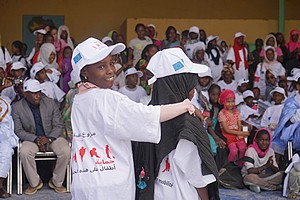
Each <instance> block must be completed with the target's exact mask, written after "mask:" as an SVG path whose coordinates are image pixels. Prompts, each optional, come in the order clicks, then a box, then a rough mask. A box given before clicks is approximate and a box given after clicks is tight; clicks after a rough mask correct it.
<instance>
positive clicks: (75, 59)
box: [73, 53, 82, 64]
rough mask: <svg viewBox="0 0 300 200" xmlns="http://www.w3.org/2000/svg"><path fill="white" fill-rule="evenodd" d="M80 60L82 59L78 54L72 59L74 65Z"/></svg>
mask: <svg viewBox="0 0 300 200" xmlns="http://www.w3.org/2000/svg"><path fill="white" fill-rule="evenodd" d="M81 58H82V57H81V54H80V53H78V54H77V55H76V56H75V57H74V58H73V60H74V62H75V64H77V63H78V62H79V61H80V60H81Z"/></svg>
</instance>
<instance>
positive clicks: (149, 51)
mask: <svg viewBox="0 0 300 200" xmlns="http://www.w3.org/2000/svg"><path fill="white" fill-rule="evenodd" d="M157 51H158V47H157V46H156V45H154V44H148V45H147V46H146V47H145V48H144V50H143V52H142V58H141V59H140V60H139V61H138V62H137V64H136V65H135V68H136V69H137V70H140V71H141V72H142V73H143V76H142V77H141V79H140V81H141V83H140V85H141V86H142V87H143V88H144V89H145V90H146V92H147V95H149V94H150V85H148V80H149V79H150V78H152V76H153V74H152V73H151V72H150V71H149V70H147V69H146V67H147V65H148V62H149V60H150V59H151V57H152V56H153V55H155V54H156V53H157Z"/></svg>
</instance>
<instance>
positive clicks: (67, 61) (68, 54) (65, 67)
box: [61, 46, 73, 93]
mask: <svg viewBox="0 0 300 200" xmlns="http://www.w3.org/2000/svg"><path fill="white" fill-rule="evenodd" d="M72 53H73V50H72V48H71V47H69V46H67V47H65V48H64V50H63V57H64V59H63V60H62V64H61V67H62V72H63V91H64V92H65V93H68V91H69V90H70V87H69V85H68V83H69V81H70V80H71V72H72V70H73V67H72V64H71V58H72Z"/></svg>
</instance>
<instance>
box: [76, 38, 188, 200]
mask: <svg viewBox="0 0 300 200" xmlns="http://www.w3.org/2000/svg"><path fill="white" fill-rule="evenodd" d="M124 49H125V45H124V44H121V43H118V44H115V45H112V46H110V47H108V46H106V45H105V44H103V43H102V42H100V41H99V40H97V39H95V38H88V39H87V40H85V41H83V42H82V43H80V44H78V46H77V47H76V48H75V49H74V52H73V56H72V65H73V69H74V70H75V71H77V72H78V76H81V79H82V81H83V82H82V83H80V84H79V93H78V94H77V95H76V96H75V98H74V102H73V106H72V113H71V122H72V130H73V142H72V161H71V163H72V177H73V182H72V187H71V193H72V199H73V200H75V199H79V200H81V199H99V198H100V197H101V198H103V199H128V200H129V199H134V198H135V180H134V166H133V155H132V147H131V140H133V141H143V142H153V143H158V142H159V141H160V136H161V134H160V122H163V121H167V120H169V119H172V118H174V117H176V116H178V115H180V114H182V113H185V112H187V111H191V112H193V111H194V109H193V106H192V104H191V102H190V101H189V100H185V101H184V102H182V103H177V104H171V105H164V106H144V105H142V104H138V103H135V102H133V101H131V100H130V99H129V98H128V97H126V96H124V95H122V94H120V93H118V92H116V91H113V90H111V89H110V88H111V87H112V85H113V81H114V73H115V70H116V69H115V67H114V63H115V61H114V60H113V59H112V55H114V54H117V53H120V52H122V51H123V50H124Z"/></svg>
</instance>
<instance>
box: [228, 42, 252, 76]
mask: <svg viewBox="0 0 300 200" xmlns="http://www.w3.org/2000/svg"><path fill="white" fill-rule="evenodd" d="M245 51H246V59H247V57H248V51H247V49H246V48H245ZM239 54H240V58H241V62H240V65H239V70H237V69H236V64H235V62H236V60H235V55H234V50H233V48H232V47H231V48H230V49H229V51H228V55H227V60H232V61H233V62H234V64H233V66H232V67H233V69H234V80H240V79H245V80H248V79H249V77H248V69H246V68H245V63H244V60H245V59H244V54H243V50H242V49H241V50H239ZM246 62H247V61H246Z"/></svg>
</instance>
